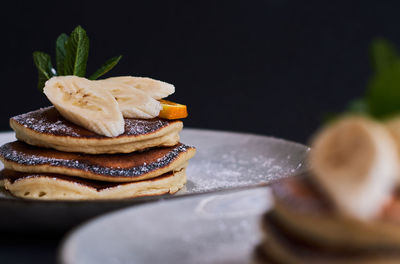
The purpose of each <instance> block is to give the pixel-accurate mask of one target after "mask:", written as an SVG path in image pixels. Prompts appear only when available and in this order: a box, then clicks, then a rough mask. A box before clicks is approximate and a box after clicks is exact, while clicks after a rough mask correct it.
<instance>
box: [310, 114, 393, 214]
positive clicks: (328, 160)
mask: <svg viewBox="0 0 400 264" xmlns="http://www.w3.org/2000/svg"><path fill="white" fill-rule="evenodd" d="M309 161H310V168H311V170H312V172H313V175H314V176H315V179H316V181H317V182H318V183H319V184H321V185H322V189H324V190H325V191H326V192H327V193H328V195H329V196H330V197H331V199H332V200H333V201H334V203H335V204H336V206H337V208H338V209H339V210H340V211H342V212H343V213H345V214H347V215H349V216H351V217H356V218H359V219H363V220H367V219H371V218H374V217H375V216H376V215H377V214H378V213H379V212H380V210H381V209H382V206H383V205H384V203H385V202H386V201H387V199H388V198H389V197H390V195H391V193H392V191H393V189H394V187H395V185H396V181H397V178H398V177H399V157H398V152H397V149H396V145H395V142H394V139H393V138H392V136H391V135H390V133H389V132H388V130H387V129H386V128H385V127H384V126H383V125H381V124H380V123H377V122H375V121H372V120H369V119H366V118H363V117H357V116H349V117H345V118H343V119H342V120H339V121H337V122H335V123H333V124H331V125H329V126H327V127H326V128H325V129H323V130H322V131H321V132H320V133H319V134H317V136H316V137H315V138H314V141H313V144H312V149H311V152H310V157H309Z"/></svg>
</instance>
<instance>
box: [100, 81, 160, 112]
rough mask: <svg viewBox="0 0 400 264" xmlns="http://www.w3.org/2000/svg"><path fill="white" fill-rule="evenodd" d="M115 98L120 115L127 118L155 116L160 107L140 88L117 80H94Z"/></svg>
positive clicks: (158, 103)
mask: <svg viewBox="0 0 400 264" xmlns="http://www.w3.org/2000/svg"><path fill="white" fill-rule="evenodd" d="M95 82H96V85H98V86H100V87H102V88H103V89H106V90H107V91H109V92H110V93H111V94H112V95H113V96H114V97H115V99H116V100H117V102H118V105H119V109H120V110H121V112H122V115H123V116H124V117H127V118H143V119H149V118H154V117H157V116H158V114H159V113H160V110H161V109H162V106H161V104H160V102H158V101H157V100H156V99H154V98H152V97H151V96H149V95H148V94H146V93H145V92H143V91H142V90H139V89H136V88H135V87H133V86H131V85H127V84H125V83H123V82H119V81H111V80H109V81H95Z"/></svg>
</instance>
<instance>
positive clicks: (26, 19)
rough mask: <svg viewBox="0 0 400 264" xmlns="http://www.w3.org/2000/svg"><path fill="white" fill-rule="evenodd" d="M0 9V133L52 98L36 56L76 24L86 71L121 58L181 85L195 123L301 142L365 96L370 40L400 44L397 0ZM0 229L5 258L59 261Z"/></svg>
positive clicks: (45, 248) (50, 249) (36, 240)
mask: <svg viewBox="0 0 400 264" xmlns="http://www.w3.org/2000/svg"><path fill="white" fill-rule="evenodd" d="M0 8H1V15H0V19H1V26H2V31H1V47H2V50H1V51H2V52H1V56H0V58H1V63H0V65H1V66H0V67H1V82H2V83H1V84H2V85H1V89H2V97H1V99H2V101H1V103H0V130H9V127H8V118H9V117H10V116H12V115H17V114H20V113H24V112H27V111H30V110H35V109H37V108H39V107H42V106H47V105H49V102H48V101H47V99H46V98H45V96H44V95H43V94H41V93H40V92H39V91H38V90H37V88H36V86H37V72H36V68H35V67H34V64H33V60H32V52H33V51H35V50H41V51H46V52H50V53H51V54H52V55H53V56H54V53H55V52H54V44H55V39H56V38H57V36H58V35H59V34H60V33H62V32H66V33H70V32H71V31H72V30H73V28H74V27H75V26H76V25H78V24H80V25H82V26H83V27H84V28H85V29H86V30H87V32H88V35H89V37H90V41H91V49H90V54H89V64H88V74H91V73H92V72H93V71H94V70H95V69H96V68H97V67H98V66H100V64H102V63H103V62H104V61H105V60H106V59H108V58H110V57H112V56H116V55H119V54H122V55H123V58H122V60H121V61H120V63H119V65H117V67H116V68H115V69H114V70H112V72H111V73H110V74H109V75H108V76H117V75H134V76H148V77H153V78H156V79H160V80H163V81H167V82H170V83H173V84H174V85H175V86H176V93H175V95H173V96H172V97H171V99H172V100H175V101H177V102H180V103H184V104H187V105H188V109H189V113H190V116H189V118H187V119H186V120H185V125H186V126H187V127H195V128H207V129H219V130H232V131H243V132H252V133H258V134H265V135H273V136H276V137H282V138H286V139H290V140H295V141H300V142H303V143H306V142H307V140H308V138H309V136H310V135H311V134H312V133H313V132H314V131H315V130H316V129H317V128H318V127H319V126H320V125H321V120H322V117H323V116H324V113H327V112H337V111H341V110H342V109H343V108H344V106H345V105H346V104H347V102H348V101H349V100H351V99H354V98H356V97H359V96H361V95H362V94H363V93H364V90H365V87H366V83H367V81H368V77H369V76H370V74H371V68H370V65H369V58H368V47H369V44H370V42H371V40H372V39H374V38H375V37H385V38H388V39H389V40H391V41H392V42H394V43H395V44H396V46H397V47H400V23H399V22H400V18H399V13H400V2H398V1H347V0H341V1H320V0H319V1H297V0H269V1H209V2H207V1H193V2H192V1H126V2H120V1H115V0H113V1H107V2H101V1H92V2H87V1H86V2H84V1H80V2H71V1H53V2H39V1H29V2H28V1H26V2H15V1H14V2H13V3H11V4H10V3H9V4H7V6H5V5H4V4H2V6H1V7H0ZM32 228H33V229H34V228H35V227H32ZM0 235H1V238H0V258H2V261H5V263H7V262H9V263H24V262H30V263H34V262H39V261H40V263H54V261H55V256H56V249H57V246H58V243H59V239H60V237H61V236H60V235H58V234H55V235H54V236H52V234H42V235H41V236H40V235H39V236H36V237H28V236H27V235H26V234H19V235H16V234H9V235H4V234H0ZM49 236H50V238H51V239H46V237H49ZM5 254H7V255H5ZM7 256H8V257H9V259H7Z"/></svg>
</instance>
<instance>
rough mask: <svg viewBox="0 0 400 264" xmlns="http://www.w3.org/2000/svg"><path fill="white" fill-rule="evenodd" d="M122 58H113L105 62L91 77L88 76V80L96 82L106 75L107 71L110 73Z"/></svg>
mask: <svg viewBox="0 0 400 264" xmlns="http://www.w3.org/2000/svg"><path fill="white" fill-rule="evenodd" d="M121 58H122V56H118V57H114V58H111V59H109V60H108V61H106V62H105V63H104V64H103V65H102V66H101V67H100V68H99V69H98V70H97V71H95V72H94V73H93V74H92V75H90V77H89V80H96V79H98V78H99V77H100V76H103V75H104V74H106V73H107V72H108V71H110V70H111V69H112V68H114V66H115V65H117V63H118V62H119V60H120V59H121Z"/></svg>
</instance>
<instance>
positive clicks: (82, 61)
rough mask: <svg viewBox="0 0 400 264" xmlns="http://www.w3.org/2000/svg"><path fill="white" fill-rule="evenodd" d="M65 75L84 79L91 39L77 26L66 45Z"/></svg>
mask: <svg viewBox="0 0 400 264" xmlns="http://www.w3.org/2000/svg"><path fill="white" fill-rule="evenodd" d="M65 50H66V53H65V62H64V75H76V76H79V77H84V76H85V74H86V64H87V60H88V55H89V38H88V37H87V35H86V31H85V30H84V29H83V28H82V27H81V26H77V27H76V28H75V29H74V30H73V31H72V33H71V35H70V37H69V38H68V40H67V41H66V43H65Z"/></svg>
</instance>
